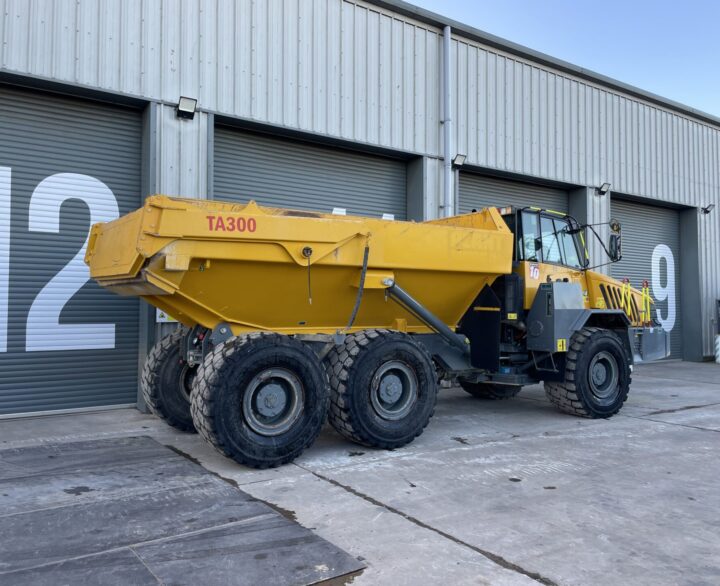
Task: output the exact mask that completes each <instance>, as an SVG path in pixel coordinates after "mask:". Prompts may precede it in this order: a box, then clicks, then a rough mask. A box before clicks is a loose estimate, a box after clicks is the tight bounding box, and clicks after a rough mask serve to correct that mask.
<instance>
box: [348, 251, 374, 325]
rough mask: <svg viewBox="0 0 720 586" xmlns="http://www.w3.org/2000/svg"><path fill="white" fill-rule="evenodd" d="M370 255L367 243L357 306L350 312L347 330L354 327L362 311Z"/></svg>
mask: <svg viewBox="0 0 720 586" xmlns="http://www.w3.org/2000/svg"><path fill="white" fill-rule="evenodd" d="M369 256H370V245H369V244H366V245H365V254H364V255H363V265H362V270H361V271H360V282H359V283H358V293H357V297H356V298H355V307H353V310H352V313H351V314H350V320H349V321H348V325H347V327H346V328H345V330H349V329H350V328H351V327H352V325H353V324H354V323H355V318H356V317H357V314H358V311H360V302H361V301H362V296H363V290H364V288H365V275H366V274H367V267H368V258H369Z"/></svg>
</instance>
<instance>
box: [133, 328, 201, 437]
mask: <svg viewBox="0 0 720 586" xmlns="http://www.w3.org/2000/svg"><path fill="white" fill-rule="evenodd" d="M186 333H187V330H186V329H185V328H180V329H177V330H175V331H174V332H172V333H171V334H168V335H167V336H165V337H164V338H163V339H162V340H160V341H159V342H158V343H157V344H155V346H153V348H152V350H150V354H149V355H148V357H147V360H146V361H145V365H144V366H143V371H142V375H141V377H140V387H141V389H142V394H143V398H144V399H145V403H146V404H147V406H148V408H149V409H150V411H151V412H152V413H153V414H154V415H157V416H158V417H160V419H163V420H164V421H165V422H166V423H167V424H168V425H171V426H172V427H174V428H175V429H179V430H180V431H195V427H194V425H193V420H192V416H191V415H190V390H191V387H192V379H193V378H194V375H195V370H196V369H195V368H190V367H188V366H187V363H186V362H185V361H184V360H183V359H182V356H181V353H180V349H181V344H182V341H183V338H184V337H185V334H186Z"/></svg>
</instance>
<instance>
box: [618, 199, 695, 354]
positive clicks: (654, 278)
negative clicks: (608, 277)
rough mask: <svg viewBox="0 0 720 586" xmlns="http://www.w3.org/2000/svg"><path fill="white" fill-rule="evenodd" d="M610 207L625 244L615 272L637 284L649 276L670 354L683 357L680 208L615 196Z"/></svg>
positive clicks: (638, 285)
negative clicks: (625, 199) (619, 226)
mask: <svg viewBox="0 0 720 586" xmlns="http://www.w3.org/2000/svg"><path fill="white" fill-rule="evenodd" d="M611 209H612V216H613V217H615V218H617V219H618V220H619V221H620V223H621V224H622V247H623V259H622V260H621V261H620V262H618V263H616V264H613V265H612V269H611V271H612V275H613V277H615V278H617V279H622V278H624V277H627V278H629V279H630V283H631V284H632V286H633V287H636V288H640V287H642V282H643V280H644V279H647V280H648V282H649V284H650V287H651V289H650V292H651V293H652V296H653V299H654V300H655V307H654V311H653V314H654V315H655V317H657V318H658V321H660V323H661V324H663V327H665V328H666V329H669V330H670V346H671V351H672V353H671V356H670V357H671V358H682V323H681V321H680V307H681V306H680V298H679V294H680V288H679V286H678V285H679V283H680V218H679V215H678V212H676V211H675V210H671V209H668V208H662V207H658V206H649V205H644V204H639V203H634V202H629V201H622V200H613V201H612V205H611Z"/></svg>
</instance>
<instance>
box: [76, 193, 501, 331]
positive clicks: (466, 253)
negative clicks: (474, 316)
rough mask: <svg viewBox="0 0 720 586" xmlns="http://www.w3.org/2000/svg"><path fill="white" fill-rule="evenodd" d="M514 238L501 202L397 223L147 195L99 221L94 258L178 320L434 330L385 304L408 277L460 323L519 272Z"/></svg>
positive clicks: (93, 264) (263, 326)
mask: <svg viewBox="0 0 720 586" xmlns="http://www.w3.org/2000/svg"><path fill="white" fill-rule="evenodd" d="M512 240H513V237H512V234H511V232H510V230H509V229H508V227H507V225H506V224H505V223H504V221H503V220H502V218H501V217H500V215H499V214H498V213H497V212H496V211H495V210H494V209H491V210H487V211H484V212H482V213H480V214H474V217H473V218H472V225H469V226H453V225H451V224H448V225H439V224H434V223H431V222H430V223H414V222H396V221H386V220H379V219H372V218H362V217H353V216H333V215H327V214H319V213H318V214H316V213H312V212H302V211H293V210H285V209H276V208H265V207H260V206H257V205H255V204H254V203H249V204H246V205H237V204H226V203H222V202H205V201H198V200H180V199H171V198H168V197H163V196H156V197H150V198H148V200H147V202H146V204H145V206H144V207H143V208H142V209H140V210H137V211H135V212H133V213H131V214H129V215H127V216H125V217H124V218H122V219H120V220H117V221H116V222H111V223H109V224H98V225H96V226H94V227H93V229H92V233H91V237H90V241H89V245H88V250H87V254H86V262H88V264H89V265H90V274H91V277H92V278H94V279H95V280H96V281H97V282H98V283H100V284H101V285H102V286H104V287H106V288H107V289H109V290H110V291H113V292H115V293H118V294H120V295H133V296H140V297H142V298H143V299H145V300H147V301H148V302H149V303H151V304H152V305H154V306H156V307H159V308H160V309H162V310H163V311H165V312H167V313H168V314H169V315H170V316H172V317H173V318H175V319H177V320H178V321H179V322H181V323H183V324H185V325H187V326H194V325H197V324H200V325H202V326H204V327H206V328H209V329H213V328H215V327H216V326H217V325H218V324H220V323H223V324H227V325H228V326H229V327H230V328H231V329H232V332H233V333H234V334H235V335H238V334H242V333H246V332H250V331H276V332H282V333H285V334H300V333H335V332H337V331H338V330H344V329H345V328H346V326H347V324H348V320H349V318H350V315H351V313H352V311H353V308H354V306H355V303H356V301H357V297H358V291H359V284H360V276H361V271H362V269H363V260H364V255H365V249H366V248H367V249H368V260H367V263H366V264H367V266H366V271H365V276H364V286H363V291H362V302H361V304H360V307H359V311H358V313H357V316H356V318H355V320H354V323H353V324H352V326H351V328H350V329H349V330H348V331H359V330H363V329H367V328H390V329H396V330H399V331H407V332H414V333H423V332H428V331H430V330H429V328H428V327H427V326H426V325H425V324H423V323H422V322H421V321H419V320H418V319H417V318H416V317H415V316H413V315H412V314H410V313H408V312H407V311H404V310H403V309H402V308H401V307H399V306H398V305H397V304H394V303H389V302H388V300H387V298H386V294H385V289H387V287H388V286H387V284H383V283H384V282H385V283H386V282H388V280H392V281H396V282H398V283H401V284H402V286H403V288H404V289H405V290H406V291H408V292H410V293H411V294H418V295H420V296H421V297H422V299H423V304H424V305H425V306H426V307H427V308H428V309H429V310H430V311H431V312H432V313H433V314H435V315H437V316H438V317H439V318H440V319H441V320H442V321H443V322H444V323H446V324H448V325H450V326H452V327H454V326H455V325H456V324H457V322H458V321H459V320H460V318H461V317H462V315H463V313H464V312H465V310H466V309H467V307H468V306H469V305H470V303H471V302H472V300H473V299H474V297H475V296H476V294H477V292H478V291H480V290H481V289H482V288H483V287H484V286H485V285H487V284H489V283H492V282H493V281H494V280H495V279H496V278H497V276H498V275H501V274H506V273H509V272H511V270H512Z"/></svg>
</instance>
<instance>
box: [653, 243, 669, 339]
mask: <svg viewBox="0 0 720 586" xmlns="http://www.w3.org/2000/svg"><path fill="white" fill-rule="evenodd" d="M663 260H664V261H665V275H666V278H665V285H663V284H662V283H661V281H660V261H663ZM651 267H652V292H653V297H655V300H656V301H666V300H667V313H666V315H665V316H663V315H662V314H661V312H660V308H659V307H657V306H656V307H655V315H656V316H657V320H658V322H660V325H661V326H662V327H663V329H664V330H666V331H668V332H669V331H671V330H672V329H673V327H674V326H675V258H674V257H673V253H672V250H670V247H669V246H667V245H665V244H658V245H657V246H656V247H655V248H654V250H653V253H652V261H651Z"/></svg>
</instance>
